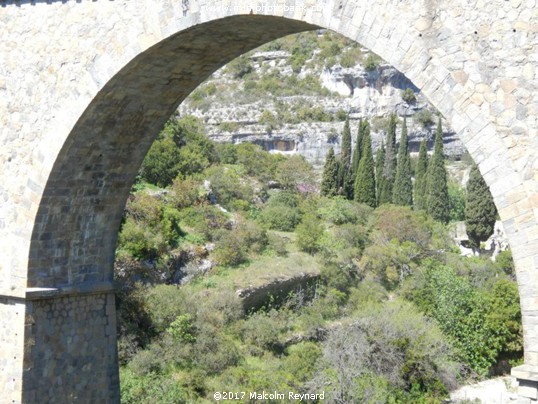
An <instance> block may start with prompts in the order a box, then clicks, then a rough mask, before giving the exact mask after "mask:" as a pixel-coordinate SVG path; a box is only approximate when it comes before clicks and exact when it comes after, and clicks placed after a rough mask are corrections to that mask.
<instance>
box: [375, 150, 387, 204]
mask: <svg viewBox="0 0 538 404" xmlns="http://www.w3.org/2000/svg"><path fill="white" fill-rule="evenodd" d="M384 164H385V143H383V141H381V146H380V147H379V149H377V153H376V156H375V180H376V190H375V191H376V198H377V199H376V200H377V204H378V205H379V199H380V197H381V188H382V187H383V166H384Z"/></svg>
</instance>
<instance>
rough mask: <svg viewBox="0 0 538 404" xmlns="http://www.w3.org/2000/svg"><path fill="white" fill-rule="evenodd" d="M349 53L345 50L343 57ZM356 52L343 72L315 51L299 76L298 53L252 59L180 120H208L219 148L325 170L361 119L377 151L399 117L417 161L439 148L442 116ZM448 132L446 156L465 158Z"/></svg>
mask: <svg viewBox="0 0 538 404" xmlns="http://www.w3.org/2000/svg"><path fill="white" fill-rule="evenodd" d="M348 49H349V46H348V47H343V48H342V51H341V54H345V52H346V51H347V50H348ZM357 52H360V54H361V57H358V58H357V59H356V60H355V61H354V63H349V61H347V65H348V66H349V67H342V65H341V64H340V63H339V59H338V58H334V57H333V58H329V60H328V61H327V60H324V61H321V62H320V60H319V59H320V55H322V50H320V49H314V50H313V51H312V56H311V58H310V59H309V60H308V61H306V62H305V63H304V65H303V66H302V67H301V69H300V71H299V72H298V71H297V70H298V69H297V68H295V69H294V60H295V59H296V57H295V54H294V53H293V52H288V51H285V50H276V51H275V50H263V49H262V50H261V51H260V50H258V51H255V52H251V53H249V54H247V55H245V56H243V57H242V59H241V60H240V61H237V60H236V61H234V62H233V63H235V65H232V64H231V65H229V66H227V67H224V68H222V69H220V70H219V71H218V72H216V73H215V74H214V75H213V76H212V77H211V78H209V79H208V80H207V81H206V82H205V83H204V84H203V85H202V86H201V87H200V88H199V89H198V90H196V91H195V92H194V93H193V94H192V95H191V97H189V98H188V99H187V100H186V101H185V102H184V103H183V104H182V105H181V107H180V109H179V112H180V114H193V115H195V116H198V117H199V118H201V119H202V120H203V121H204V122H205V124H206V128H207V131H208V136H209V137H210V138H211V139H213V140H215V141H218V142H231V143H240V142H251V143H256V144H259V145H261V146H263V147H264V148H265V149H266V150H269V151H274V152H281V153H287V154H290V153H299V154H301V155H303V156H305V158H306V159H307V160H308V161H310V162H311V163H312V164H314V165H315V166H320V165H322V164H323V162H324V160H325V154H326V153H327V151H328V149H329V147H331V146H333V147H334V149H335V152H336V153H338V152H339V150H340V139H341V133H342V129H343V125H344V122H343V121H344V119H345V116H346V115H348V114H349V117H350V121H351V128H352V133H356V129H357V127H358V121H359V119H361V118H363V119H368V120H369V122H370V124H371V127H372V143H373V146H374V147H377V146H378V145H379V144H380V143H381V140H382V139H383V137H384V136H385V131H384V129H385V128H386V124H387V117H388V115H389V114H391V113H393V112H394V113H396V114H397V115H398V116H399V117H401V118H403V117H404V116H405V117H407V122H408V132H409V142H410V145H409V146H410V150H411V152H412V153H413V152H418V147H419V143H420V141H421V140H422V139H423V138H424V137H427V138H428V139H429V140H430V146H432V145H433V135H434V132H435V127H436V122H437V115H436V114H437V113H436V111H435V109H434V108H433V107H432V106H431V105H430V104H429V103H428V102H427V100H426V99H425V98H424V97H423V96H422V95H421V93H420V91H419V90H418V89H417V88H416V87H415V86H414V85H413V84H412V83H411V82H410V81H409V80H408V79H407V78H406V77H405V76H404V75H403V74H402V73H400V72H398V71H397V70H396V69H395V68H393V67H391V66H389V65H387V64H385V63H383V62H382V61H379V62H378V63H376V64H375V65H374V66H371V65H370V66H368V65H367V64H366V63H365V58H366V56H365V55H369V53H368V51H367V50H365V49H359V51H357ZM294 58H295V59H294ZM331 62H333V63H331ZM365 64H366V66H367V67H364V65H365ZM295 67H296V66H295ZM294 70H295V71H294ZM443 128H444V130H445V134H444V139H445V152H446V153H447V154H450V155H455V156H458V155H461V154H462V153H464V151H465V149H464V146H463V144H462V143H461V142H460V141H459V139H458V138H457V136H456V135H455V133H454V132H453V131H452V130H451V128H450V127H449V126H448V124H447V123H446V122H445V121H443ZM398 130H399V128H398ZM353 137H354V136H353Z"/></svg>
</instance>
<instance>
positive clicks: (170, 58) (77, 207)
mask: <svg viewBox="0 0 538 404" xmlns="http://www.w3.org/2000/svg"><path fill="white" fill-rule="evenodd" d="M315 28H317V27H316V26H313V25H310V24H307V23H305V22H301V21H295V20H287V19H283V18H279V17H270V16H269V17H268V16H250V15H248V16H235V17H229V18H224V19H220V20H216V21H213V22H210V23H206V24H201V25H197V26H194V27H192V28H190V29H187V30H185V31H182V32H180V33H178V34H176V35H173V36H171V37H170V38H167V39H166V40H164V41H162V42H160V43H158V44H157V45H155V46H153V47H152V48H150V49H148V50H147V51H145V52H144V53H143V54H141V55H139V56H138V57H136V58H135V59H134V60H133V61H131V62H130V63H129V64H128V65H127V66H126V67H125V68H124V69H122V70H121V71H120V72H119V73H118V74H116V75H115V76H114V77H113V78H112V80H110V81H109V82H108V83H107V84H106V86H105V87H104V88H103V89H102V90H101V91H100V92H99V94H98V95H97V96H96V97H95V99H94V100H93V102H92V103H91V104H90V105H89V107H88V108H87V109H86V111H85V112H84V114H83V116H82V117H81V118H80V119H79V120H78V122H77V124H76V126H75V127H74V128H73V130H72V132H71V134H70V135H69V137H68V139H67V141H66V142H65V144H64V146H63V148H62V150H61V152H60V154H59V155H58V158H57V159H56V163H55V164H54V167H53V169H52V171H51V173H50V175H49V180H48V182H47V186H46V188H45V191H44V193H43V197H42V200H41V204H40V207H39V210H38V213H37V217H36V225H35V227H34V231H33V234H32V244H31V250H30V260H29V265H28V287H30V288H35V287H41V288H43V287H66V286H68V285H77V284H82V283H87V282H110V281H112V276H113V274H112V265H113V260H114V250H115V245H116V237H117V233H118V229H119V225H120V221H121V217H122V214H123V208H124V206H125V201H126V199H127V196H128V193H129V190H130V188H131V185H132V183H133V181H134V178H135V176H136V173H137V171H138V169H139V167H140V165H141V164H142V161H143V159H144V156H145V154H146V153H147V150H148V149H149V147H150V146H151V143H152V142H153V140H154V139H155V137H156V136H157V134H158V132H159V131H160V129H161V128H162V127H163V126H164V123H165V121H166V120H167V119H168V118H169V117H170V116H171V115H172V114H173V112H174V111H175V110H176V109H177V107H178V105H179V104H180V103H181V101H182V100H184V99H185V98H186V97H187V96H188V95H189V94H190V92H192V91H193V90H194V89H195V88H196V87H197V86H198V85H199V84H200V83H201V82H202V81H204V80H205V79H206V78H207V77H208V76H209V75H210V74H212V73H213V72H214V71H215V70H217V69H218V68H220V67H221V66H223V65H225V64H226V63H227V62H229V61H230V60H232V59H234V58H235V57H237V56H239V55H241V54H243V53H245V52H247V51H249V50H251V49H253V48H255V47H257V46H260V45H262V44H264V43H266V42H269V41H271V40H273V39H276V38H279V37H281V36H284V35H288V34H291V33H296V32H300V31H305V30H312V29H315Z"/></svg>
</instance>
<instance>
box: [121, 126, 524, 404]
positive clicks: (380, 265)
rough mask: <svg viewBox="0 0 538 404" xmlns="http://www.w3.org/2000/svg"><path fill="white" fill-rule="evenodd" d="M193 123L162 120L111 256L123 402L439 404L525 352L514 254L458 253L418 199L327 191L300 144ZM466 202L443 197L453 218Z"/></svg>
mask: <svg viewBox="0 0 538 404" xmlns="http://www.w3.org/2000/svg"><path fill="white" fill-rule="evenodd" d="M399 124H400V123H399ZM204 132H205V129H204V127H203V125H202V124H201V122H200V121H199V120H197V119H195V118H193V117H190V116H186V117H183V118H181V119H176V118H173V119H171V120H170V122H169V123H168V124H167V125H166V127H165V128H164V130H163V131H162V132H161V134H160V135H159V138H158V139H157V141H156V142H155V143H154V145H153V146H152V148H151V150H150V151H149V154H148V156H147V158H146V160H145V161H144V164H143V166H142V169H141V171H140V175H139V179H138V181H137V184H136V185H135V187H134V188H133V192H132V195H131V197H130V198H129V201H128V203H127V206H126V210H125V217H124V221H123V224H122V229H121V231H120V235H119V241H118V247H117V257H116V266H115V272H116V280H117V282H118V287H119V289H120V293H119V296H118V315H119V355H120V362H121V394H122V400H123V401H124V402H129V403H148V402H152V403H172V402H173V403H180V402H200V403H203V402H214V398H213V394H214V393H215V392H223V391H231V392H246V396H245V397H244V398H243V399H242V400H240V401H241V402H254V401H255V399H251V398H249V397H250V396H249V394H250V392H258V393H262V392H263V391H266V392H274V391H277V392H281V393H286V394H287V392H289V391H292V392H296V393H301V394H311V396H308V397H309V398H311V400H310V401H312V402H316V400H317V399H319V394H321V393H323V394H324V401H325V400H327V402H346V403H352V402H375V403H378V402H389V403H400V402H401V403H408V402H419V403H420V402H423V403H426V402H427V403H433V402H441V401H442V399H443V398H445V397H447V394H448V391H450V390H451V389H453V388H455V387H456V386H457V385H459V384H461V383H464V382H466V381H467V380H469V379H476V378H482V377H486V376H488V375H492V374H498V373H502V372H506V371H507V370H508V369H509V367H510V365H512V364H513V363H516V362H517V361H519V360H520V359H521V356H522V339H521V333H522V329H521V316H520V311H519V300H518V292H517V285H516V284H515V282H514V280H513V268H512V262H511V258H510V256H509V252H503V253H501V254H500V255H499V256H498V258H497V260H496V261H495V262H492V261H491V260H490V259H486V258H481V257H473V258H463V257H461V256H460V255H459V250H458V249H457V248H456V246H455V245H454V244H453V242H452V240H451V239H450V237H449V236H448V232H447V225H446V224H445V223H444V220H443V221H436V220H434V219H432V217H431V216H430V215H429V214H428V213H426V212H425V211H424V210H417V209H414V208H413V207H412V206H397V205H393V204H391V203H379V204H377V203H376V204H375V205H374V206H375V207H371V206H368V205H366V204H363V203H359V202H357V201H356V200H354V198H348V197H347V196H346V195H344V194H341V193H339V192H335V194H334V195H324V196H321V195H320V192H319V189H320V184H321V175H320V173H319V172H315V171H313V169H312V167H311V165H310V164H309V163H307V162H306V161H305V160H304V158H302V157H300V156H297V155H295V156H287V157H286V156H282V155H275V154H269V153H267V152H265V151H263V150H262V149H261V148H260V147H258V146H255V145H252V144H248V143H243V144H239V145H231V144H215V143H213V142H211V141H209V140H208V139H207V138H206V137H205V134H204ZM416 165H417V164H412V165H411V167H412V172H411V173H410V174H411V175H412V176H413V178H414V177H415V172H414V167H415V166H416ZM344 178H345V177H344ZM453 187H456V185H453ZM455 192H456V193H457V192H460V193H461V194H463V190H460V189H458V190H457V191H452V193H453V194H454V193H455ZM449 197H450V196H447V198H449ZM453 200H458V201H460V202H461V203H464V202H465V198H463V199H462V198H457V197H455V198H453ZM461 203H460V204H459V205H458V204H456V203H449V202H448V201H446V204H447V206H449V207H450V212H449V218H450V217H455V216H458V217H459V216H461V212H462V209H464V207H462V206H461ZM455 212H456V213H455ZM460 219H461V218H460ZM447 220H449V219H447ZM284 286H285V287H284ZM249 296H255V297H256V298H255V299H254V298H251V299H250V300H249V298H248V297H249ZM316 394H318V396H316ZM316 397H317V399H316ZM268 402H282V400H273V401H271V400H268Z"/></svg>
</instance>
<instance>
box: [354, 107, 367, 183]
mask: <svg viewBox="0 0 538 404" xmlns="http://www.w3.org/2000/svg"><path fill="white" fill-rule="evenodd" d="M366 132H368V133H370V124H369V123H368V121H366V120H365V121H363V120H362V118H361V119H360V121H359V129H358V130H357V139H356V141H355V149H354V151H353V159H352V161H351V171H352V173H353V176H356V175H357V170H358V169H359V162H360V161H361V154H362V149H363V143H364V134H365V133H366Z"/></svg>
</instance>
